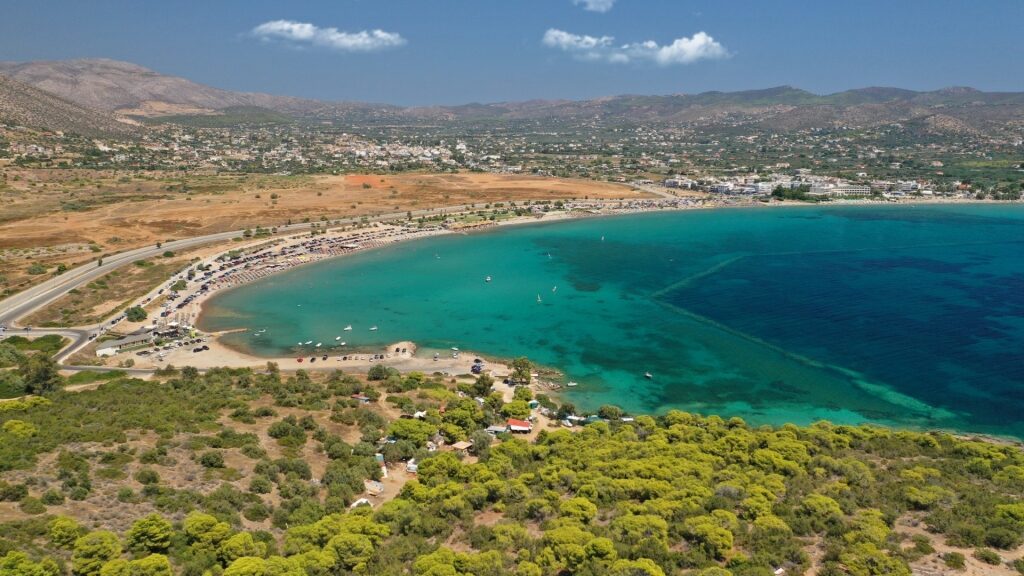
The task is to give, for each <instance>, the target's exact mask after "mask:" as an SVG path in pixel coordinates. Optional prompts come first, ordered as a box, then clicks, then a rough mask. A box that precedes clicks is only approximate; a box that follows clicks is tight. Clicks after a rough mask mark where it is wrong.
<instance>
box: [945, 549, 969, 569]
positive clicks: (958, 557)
mask: <svg viewBox="0 0 1024 576" xmlns="http://www.w3.org/2000/svg"><path fill="white" fill-rule="evenodd" d="M942 561H943V562H945V563H946V566H949V567H950V568H953V569H956V570H963V569H964V567H965V566H967V562H966V561H967V559H966V558H964V555H963V554H961V553H959V552H946V553H945V554H943V555H942Z"/></svg>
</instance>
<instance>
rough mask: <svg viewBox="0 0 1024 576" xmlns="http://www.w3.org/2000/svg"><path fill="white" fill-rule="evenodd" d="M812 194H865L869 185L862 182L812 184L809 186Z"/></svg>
mask: <svg viewBox="0 0 1024 576" xmlns="http://www.w3.org/2000/svg"><path fill="white" fill-rule="evenodd" d="M810 194H811V195H812V196H867V195H869V194H871V187H870V186H865V185H864V184H830V185H825V184H814V185H813V186H811V190H810Z"/></svg>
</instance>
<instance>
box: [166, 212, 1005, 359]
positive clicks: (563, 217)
mask: <svg viewBox="0 0 1024 576" xmlns="http://www.w3.org/2000/svg"><path fill="white" fill-rule="evenodd" d="M687 200H689V201H690V202H688V203H685V205H683V206H679V205H678V204H679V203H680V202H684V201H687ZM707 200H708V199H707V198H697V197H679V198H677V199H675V200H671V201H669V202H674V203H676V205H675V206H665V205H663V204H665V203H666V202H664V201H659V200H650V199H646V200H632V201H603V200H602V201H593V202H584V203H579V204H584V205H588V204H589V205H598V204H600V205H601V206H603V207H605V208H608V207H609V206H610V210H608V211H602V212H592V211H585V209H583V208H574V209H571V210H567V211H560V212H554V213H551V212H548V213H541V214H539V215H525V216H517V217H512V218H509V219H507V220H502V221H497V222H494V223H490V224H485V225H483V226H470V227H466V228H464V229H462V228H441V227H435V228H429V229H425V230H415V231H412V232H411V233H409V234H408V235H406V236H402V237H399V238H397V239H392V240H390V241H386V242H380V243H377V244H376V245H373V246H370V247H365V248H359V249H355V250H351V251H347V252H344V253H341V254H334V255H329V256H324V257H319V258H313V259H309V260H306V261H302V262H299V263H295V264H293V265H290V266H287V267H283V268H277V269H275V270H273V271H272V272H269V273H266V274H262V275H260V276H258V277H256V278H253V279H251V280H246V281H242V282H233V283H231V284H229V285H224V286H218V287H216V289H214V290H211V291H209V292H206V293H202V294H198V295H197V296H196V297H195V300H194V302H193V303H192V305H191V306H192V310H193V311H194V312H193V314H192V323H193V325H194V326H195V327H196V328H197V329H198V330H200V331H202V332H205V333H207V334H209V336H210V337H211V340H213V341H215V342H216V343H217V344H219V345H220V346H222V347H223V348H224V349H225V350H227V351H230V352H231V353H233V354H237V355H240V356H243V357H245V358H247V359H248V360H249V361H250V362H252V363H254V364H256V363H261V362H267V361H282V360H283V361H287V360H289V359H290V358H291V357H289V356H263V355H260V354H256V353H253V352H252V351H251V350H246V349H242V348H239V347H238V346H232V345H230V344H227V343H225V342H223V341H222V340H221V337H222V336H223V335H225V334H227V333H229V332H239V331H248V330H249V329H248V328H235V329H229V330H224V331H206V330H203V329H202V327H201V324H202V321H203V316H204V314H205V313H206V312H207V311H208V310H207V309H208V306H209V305H210V303H211V302H212V301H213V300H215V299H216V298H217V297H218V296H220V295H221V294H226V293H227V292H229V291H231V290H234V289H235V288H239V287H242V286H246V285H249V284H252V283H255V282H257V281H260V280H263V279H265V278H267V277H270V276H275V275H277V274H279V273H283V272H288V271H291V270H295V269H297V268H300V267H304V266H306V265H309V264H315V263H318V262H325V261H328V260H336V259H339V258H343V257H345V256H347V255H350V254H353V253H357V252H368V251H373V250H377V249H380V248H386V247H388V246H393V245H396V244H401V243H405V242H410V241H415V240H420V239H424V238H429V237H434V236H443V235H453V234H462V235H466V236H470V235H474V234H484V233H487V232H489V231H493V230H496V229H499V228H501V227H505V226H526V225H533V226H537V225H544V224H557V223H561V222H566V221H572V220H579V219H588V218H615V217H620V216H636V215H641V214H656V213H666V212H686V211H691V210H724V209H761V208H768V209H770V208H798V207H823V206H833V207H858V206H861V207H866V206H893V207H896V206H904V207H910V206H934V205H941V206H945V205H963V204H972V205H973V204H977V205H985V204H1000V205H1001V204H1011V205H1012V204H1021V203H1022V202H1019V201H1018V202H1014V201H994V200H974V199H961V198H950V199H937V198H925V199H920V200H918V199H901V200H866V199H865V200H839V201H833V202H822V203H808V202H798V201H772V202H759V201H745V202H720V201H717V200H715V201H712V202H708V201H707ZM619 204H625V205H627V206H626V207H619V206H616V205H619ZM629 204H633V205H634V206H629ZM636 204H644V206H635V205H636ZM382 226H383V227H384V228H383V230H384V231H387V230H396V229H397V230H402V227H400V226H395V225H393V224H387V223H376V224H374V225H373V226H372V227H370V228H356V229H353V230H349V231H347V232H349V237H351V236H352V235H353V234H352V233H357V234H358V233H365V232H367V231H373V230H380V229H381V227H382ZM332 233H333V234H334V235H335V236H336V238H335V239H340V238H338V237H337V235H338V234H339V231H331V230H328V231H327V234H328V235H329V234H332ZM315 238H316V237H312V238H311V237H309V236H286V237H284V238H269V239H266V240H264V242H262V243H268V242H269V243H271V244H272V247H276V246H278V245H280V244H282V243H283V246H284V247H287V246H294V245H297V244H301V243H302V240H309V239H315ZM289 240H290V241H292V243H291V244H289V242H288V241H289ZM262 243H260V242H254V243H252V244H250V245H249V246H250V247H257V246H259V245H260V244H262ZM239 249H242V250H244V249H245V247H244V246H243V247H240V248H239ZM229 251H230V250H226V251H223V250H222V251H218V253H217V254H218V255H220V254H224V253H227V252H229ZM191 292H192V291H191V290H190V291H188V292H186V294H187V293H191ZM352 353H353V354H361V353H362V354H372V353H373V352H369V351H366V350H360V349H355V348H354V349H352Z"/></svg>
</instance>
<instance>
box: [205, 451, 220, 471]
mask: <svg viewBox="0 0 1024 576" xmlns="http://www.w3.org/2000/svg"><path fill="white" fill-rule="evenodd" d="M199 463H200V464H201V465H202V466H203V467H204V468H223V467H224V455H222V454H221V453H220V452H217V451H216V450H210V451H208V452H203V454H202V456H200V457H199Z"/></svg>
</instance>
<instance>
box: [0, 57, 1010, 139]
mask: <svg viewBox="0 0 1024 576" xmlns="http://www.w3.org/2000/svg"><path fill="white" fill-rule="evenodd" d="M0 75H6V76H8V77H11V78H13V79H15V80H17V81H20V82H23V83H26V84H29V85H31V86H34V87H35V88H37V89H40V90H44V91H46V92H50V93H53V94H54V95H56V96H57V97H60V98H62V99H65V100H67V101H70V102H73V103H75V104H78V105H80V106H84V107H86V108H93V109H98V110H104V111H107V112H113V113H116V114H121V115H130V116H150V117H155V118H157V119H158V118H159V117H161V116H174V115H177V116H180V115H188V114H197V115H199V114H217V113H219V111H222V110H224V109H228V108H237V107H255V108H266V109H269V110H273V111H275V112H281V113H285V114H289V115H293V116H297V117H307V118H310V119H318V120H322V119H331V120H337V121H352V122H384V121H396V120H407V121H442V122H452V121H516V120H543V119H563V118H586V117H598V118H600V119H602V120H605V121H622V122H636V121H661V122H672V123H680V124H701V123H715V122H723V121H737V119H740V120H743V121H744V122H751V121H752V122H763V123H764V126H765V127H766V128H770V129H776V130H788V129H799V128H804V127H813V126H815V125H821V126H828V125H833V126H841V125H851V124H852V125H857V126H870V125H877V124H880V123H890V122H903V121H914V120H922V119H926V118H928V117H929V116H932V115H936V114H941V115H942V116H943V117H948V118H952V119H953V120H955V122H954V124H956V125H957V126H960V127H962V128H963V129H968V130H984V129H986V128H993V129H998V128H1000V127H1001V126H1005V125H1006V124H1007V123H1009V124H1013V125H1016V124H1020V123H1021V122H1022V120H1021V119H1022V118H1024V92H983V91H980V90H976V89H974V88H969V87H962V86H951V87H948V88H942V89H939V90H932V91H916V90H909V89H905V88H895V87H883V86H871V87H865V88H855V89H850V90H844V91H840V92H834V93H831V94H823V95H819V94H815V93H813V92H810V91H807V90H804V89H801V88H796V87H793V86H788V85H782V86H774V87H769V88H762V89H753V90H741V91H733V92H723V91H706V92H700V93H696V94H669V95H639V94H623V95H616V96H605V97H599V98H591V99H585V100H568V99H534V100H526V101H509V102H491V103H480V102H472V103H466V104H460V105H437V106H409V107H402V106H395V105H390V104H374V103H363V102H350V101H323V100H313V99H306V98H298V97H291V96H275V95H270V94H262V93H255V92H233V91H230V90H224V89H220V88H215V87H211V86H206V85H204V84H199V83H196V82H192V81H191V80H188V79H185V78H181V77H177V76H169V75H165V74H161V73H159V72H155V71H153V70H151V69H149V68H146V67H143V66H140V65H138V64H134V63H131V62H123V61H118V60H110V59H77V60H64V61H31V62H0ZM940 124H941V123H940Z"/></svg>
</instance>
